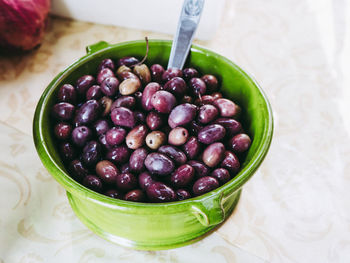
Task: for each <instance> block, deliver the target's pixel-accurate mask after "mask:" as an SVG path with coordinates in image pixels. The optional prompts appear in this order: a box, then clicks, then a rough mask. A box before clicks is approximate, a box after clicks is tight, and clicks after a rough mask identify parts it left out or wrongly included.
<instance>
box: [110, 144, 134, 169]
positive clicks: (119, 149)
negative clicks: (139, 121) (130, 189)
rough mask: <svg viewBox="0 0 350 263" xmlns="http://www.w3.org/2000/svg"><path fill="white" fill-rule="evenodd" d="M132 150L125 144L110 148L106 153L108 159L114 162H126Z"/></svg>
mask: <svg viewBox="0 0 350 263" xmlns="http://www.w3.org/2000/svg"><path fill="white" fill-rule="evenodd" d="M129 156H130V152H129V149H128V147H126V146H125V145H118V146H116V147H114V148H112V149H110V150H109V151H108V152H107V154H106V159H107V160H109V161H111V162H113V163H114V164H122V163H126V162H127V161H128V160H129Z"/></svg>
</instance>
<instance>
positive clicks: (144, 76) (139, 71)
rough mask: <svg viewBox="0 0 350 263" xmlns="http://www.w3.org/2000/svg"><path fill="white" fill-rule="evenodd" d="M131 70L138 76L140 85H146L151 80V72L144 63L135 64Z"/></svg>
mask: <svg viewBox="0 0 350 263" xmlns="http://www.w3.org/2000/svg"><path fill="white" fill-rule="evenodd" d="M133 72H134V73H135V74H136V75H137V76H138V77H139V79H140V80H141V83H142V85H147V84H148V83H149V82H150V81H151V72H150V70H149V68H148V67H147V65H146V64H141V65H135V66H134V68H133Z"/></svg>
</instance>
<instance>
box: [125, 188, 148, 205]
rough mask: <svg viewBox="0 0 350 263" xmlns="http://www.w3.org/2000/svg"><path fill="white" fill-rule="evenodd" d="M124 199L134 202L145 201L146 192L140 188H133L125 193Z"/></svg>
mask: <svg viewBox="0 0 350 263" xmlns="http://www.w3.org/2000/svg"><path fill="white" fill-rule="evenodd" d="M124 200H126V201H132V202H143V201H145V194H144V193H143V192H142V190H140V189H135V190H131V191H129V192H127V193H126V194H125V196H124Z"/></svg>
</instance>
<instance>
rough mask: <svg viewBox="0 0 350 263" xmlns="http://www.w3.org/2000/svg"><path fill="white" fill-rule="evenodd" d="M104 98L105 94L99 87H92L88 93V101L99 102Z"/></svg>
mask: <svg viewBox="0 0 350 263" xmlns="http://www.w3.org/2000/svg"><path fill="white" fill-rule="evenodd" d="M102 96H103V93H102V91H101V87H100V86H99V85H92V86H91V87H90V88H89V89H88V90H87V92H86V99H87V100H99V99H100V98H102Z"/></svg>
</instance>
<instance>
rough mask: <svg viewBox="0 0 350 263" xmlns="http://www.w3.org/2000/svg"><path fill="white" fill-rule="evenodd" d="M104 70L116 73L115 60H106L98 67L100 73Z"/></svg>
mask: <svg viewBox="0 0 350 263" xmlns="http://www.w3.org/2000/svg"><path fill="white" fill-rule="evenodd" d="M104 68H109V69H111V70H113V71H114V70H115V65H114V62H113V60H111V59H110V58H105V59H104V60H102V61H101V63H100V65H99V66H98V71H101V70H102V69H104Z"/></svg>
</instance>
